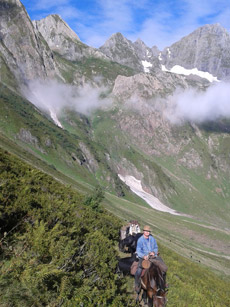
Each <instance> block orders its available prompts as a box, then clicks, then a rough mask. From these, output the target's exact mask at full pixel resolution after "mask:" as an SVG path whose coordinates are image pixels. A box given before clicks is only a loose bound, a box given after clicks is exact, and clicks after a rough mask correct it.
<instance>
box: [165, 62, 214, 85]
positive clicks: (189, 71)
mask: <svg viewBox="0 0 230 307" xmlns="http://www.w3.org/2000/svg"><path fill="white" fill-rule="evenodd" d="M161 69H162V71H168V72H171V73H174V74H178V75H185V76H188V75H191V74H192V75H196V76H199V77H201V78H204V79H207V80H208V81H209V82H213V81H216V82H220V80H218V79H217V77H214V76H213V75H212V74H210V73H209V72H205V71H201V70H198V69H197V68H192V69H186V68H184V67H182V66H180V65H175V66H173V67H172V68H171V69H170V70H168V69H167V68H166V67H165V65H161Z"/></svg>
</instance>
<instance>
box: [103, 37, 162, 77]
mask: <svg viewBox="0 0 230 307" xmlns="http://www.w3.org/2000/svg"><path fill="white" fill-rule="evenodd" d="M99 50H100V51H101V52H103V53H104V54H105V55H107V56H108V57H109V58H110V59H111V60H112V61H115V62H118V63H120V64H122V65H127V66H129V67H132V68H133V69H135V70H136V71H137V72H150V71H152V70H155V69H159V68H160V63H159V61H158V58H157V57H156V56H155V55H154V52H153V50H152V49H151V48H149V47H147V46H146V45H145V44H144V42H142V41H141V40H140V39H139V40H137V41H136V42H135V43H132V42H131V41H130V40H128V39H127V38H125V37H124V36H123V35H122V34H121V33H116V34H113V35H112V36H111V37H110V38H109V39H108V40H107V41H106V42H105V44H104V45H103V46H101V47H100V48H99Z"/></svg>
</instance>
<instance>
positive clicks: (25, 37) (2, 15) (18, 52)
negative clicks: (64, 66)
mask: <svg viewBox="0 0 230 307" xmlns="http://www.w3.org/2000/svg"><path fill="white" fill-rule="evenodd" d="M0 38H1V39H0V54H1V57H2V58H3V62H5V63H7V64H8V68H9V70H10V71H11V73H12V74H13V75H14V76H16V78H17V79H18V80H20V82H21V83H25V82H27V80H30V79H34V78H46V77H54V75H55V74H56V73H57V71H56V68H55V64H54V62H53V59H52V53H51V51H50V49H49V48H48V46H47V44H46V43H45V42H44V40H43V39H42V37H41V35H40V34H39V33H37V32H36V31H35V29H34V27H33V24H32V22H31V20H30V18H29V16H28V14H27V12H26V11H25V8H24V6H23V5H22V4H21V2H20V1H19V0H6V1H0ZM3 62H1V63H0V71H1V69H2V63H3Z"/></svg>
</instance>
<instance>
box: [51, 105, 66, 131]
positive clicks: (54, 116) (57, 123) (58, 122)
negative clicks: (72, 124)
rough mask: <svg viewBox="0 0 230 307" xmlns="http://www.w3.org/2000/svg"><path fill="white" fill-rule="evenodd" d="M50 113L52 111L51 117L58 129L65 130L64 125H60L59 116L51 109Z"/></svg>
mask: <svg viewBox="0 0 230 307" xmlns="http://www.w3.org/2000/svg"><path fill="white" fill-rule="evenodd" d="M49 111H50V116H51V118H52V120H53V121H54V123H55V124H56V125H57V126H58V127H60V128H62V129H63V126H62V124H61V123H60V121H59V120H58V118H57V114H56V113H55V112H54V111H53V110H52V109H49Z"/></svg>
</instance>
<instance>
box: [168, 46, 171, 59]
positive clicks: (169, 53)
mask: <svg viewBox="0 0 230 307" xmlns="http://www.w3.org/2000/svg"><path fill="white" fill-rule="evenodd" d="M167 52H168V57H169V58H170V57H171V51H170V49H169V48H167Z"/></svg>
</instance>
